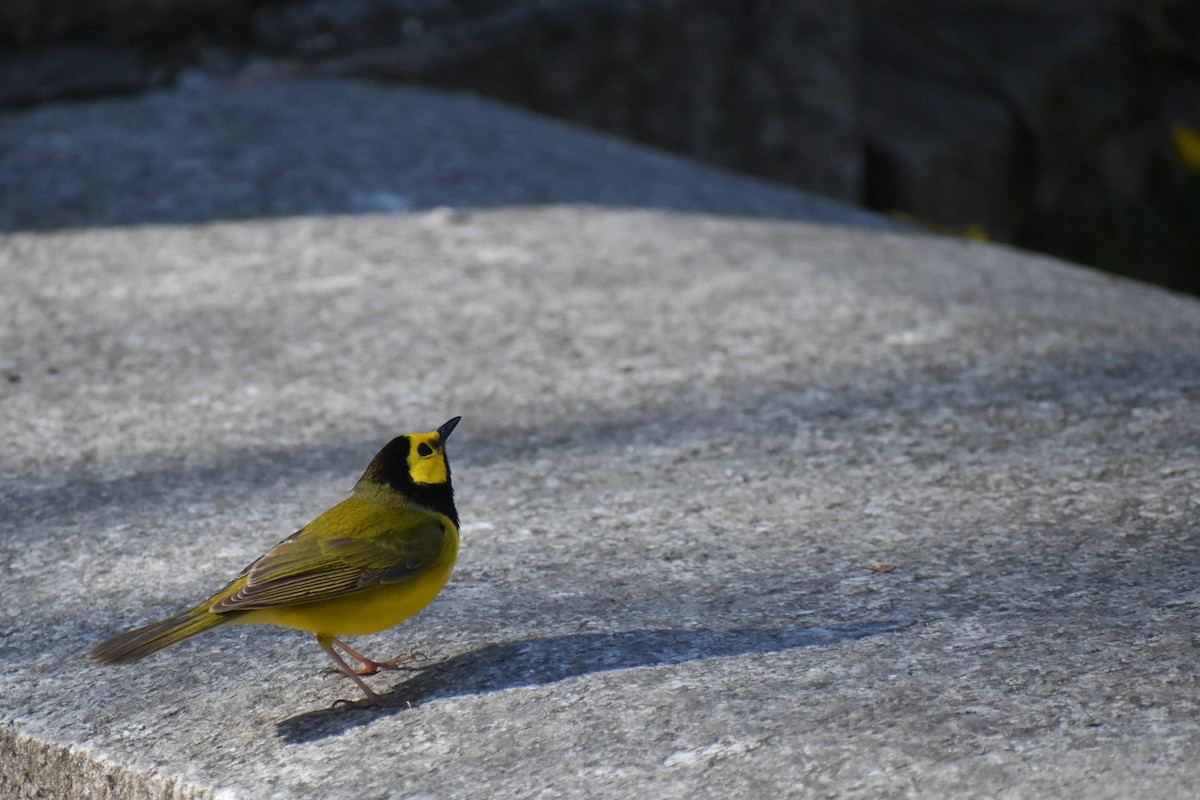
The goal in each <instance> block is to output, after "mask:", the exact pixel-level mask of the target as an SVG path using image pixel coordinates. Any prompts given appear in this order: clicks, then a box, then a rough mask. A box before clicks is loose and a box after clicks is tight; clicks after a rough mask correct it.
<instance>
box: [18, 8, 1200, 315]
mask: <svg viewBox="0 0 1200 800" xmlns="http://www.w3.org/2000/svg"><path fill="white" fill-rule="evenodd" d="M0 41H2V42H5V43H7V45H8V46H9V47H8V50H9V52H8V54H7V55H6V56H4V57H3V58H0V87H2V88H0V103H3V104H6V105H9V106H12V105H23V104H29V103H37V102H43V101H45V100H48V99H56V98H67V97H80V96H93V95H97V94H101V95H102V94H110V93H120V92H131V91H138V90H141V89H144V88H147V87H152V86H163V85H168V84H172V83H175V82H177V81H179V80H181V79H186V78H187V76H188V75H189V74H192V73H193V72H195V71H199V72H201V73H208V74H218V75H224V76H231V75H238V76H241V77H242V78H243V79H245V78H246V77H250V78H253V79H262V78H264V77H278V76H280V75H288V74H294V73H297V72H311V71H319V72H321V73H324V74H328V75H333V76H366V77H374V78H379V79H384V80H400V81H405V82H418V83H425V84H431V85H436V86H440V87H450V88H462V89H467V90H470V91H474V92H478V93H481V94H484V95H487V96H491V97H496V98H499V99H502V100H505V101H507V102H511V103H514V104H517V105H521V106H524V107H527V108H531V109H534V110H537V111H539V112H541V113H545V114H549V115H552V116H557V117H560V118H564V119H568V120H572V121H575V122H579V123H582V124H585V125H589V126H593V127H596V128H599V129H602V130H606V131H610V132H613V133H617V134H619V135H621V136H625V137H629V138H633V139H636V140H640V141H642V142H646V143H649V144H653V145H655V146H659V147H663V148H666V149H669V150H673V151H676V152H679V153H683V154H686V155H688V156H690V157H693V158H697V159H700V160H703V161H707V162H709V163H713V164H717V165H720V166H724V167H728V168H731V169H735V170H739V171H744V172H748V173H751V174H754V175H758V176H761V177H766V178H769V179H772V180H776V181H780V182H783V183H788V184H791V185H794V186H798V187H801V188H805V189H809V190H812V191H816V192H820V193H823V194H826V195H828V196H831V197H835V198H838V199H841V200H846V201H849V202H853V203H857V204H860V205H864V206H867V207H869V208H873V209H876V210H880V211H885V212H902V213H904V214H906V215H911V216H912V217H914V218H916V219H917V220H918V221H920V222H922V223H925V224H928V225H931V226H934V227H938V228H940V229H944V230H950V231H957V232H962V233H969V234H971V235H975V236H987V237H989V238H993V239H997V240H1001V241H1006V242H1012V243H1016V244H1018V245H1021V246H1024V247H1028V248H1032V249H1038V250H1043V251H1046V252H1050V253H1053V254H1055V255H1059V256H1062V257H1065V258H1069V259H1072V260H1076V261H1082V262H1084V263H1088V264H1092V265H1095V266H1099V267H1101V268H1104V269H1108V270H1112V271H1117V272H1121V273H1125V274H1128V275H1132V276H1135V277H1138V278H1141V279H1144V280H1149V281H1154V282H1158V283H1162V284H1165V285H1168V286H1172V287H1175V288H1178V289H1183V290H1185V291H1190V292H1200V164H1198V163H1193V164H1192V165H1191V170H1189V168H1188V165H1187V164H1186V163H1184V161H1183V160H1182V159H1181V157H1180V153H1179V152H1177V148H1176V147H1175V146H1174V145H1173V142H1172V130H1173V129H1175V127H1176V126H1185V127H1186V128H1187V129H1190V130H1200V5H1197V4H1195V3H1191V2H1187V0H1158V1H1157V2H1143V3H1128V2H1120V0H1096V1H1095V2H1092V1H1089V2H1079V1H1078V0H1049V2H1030V1H1029V0H993V1H991V2H976V3H971V4H967V5H964V4H961V3H956V2H951V1H950V0H919V2H912V3H897V2H888V1H887V0H860V2H858V3H838V2H833V0H819V1H818V2H805V3H795V2H791V0H743V1H742V2H728V1H727V0H687V1H686V2H685V0H640V1H636V0H574V2H566V1H563V0H560V2H550V3H548V2H537V1H536V0H507V1H506V2H501V1H500V0H347V1H346V2H338V3H331V2H327V0H296V1H295V2H258V3H240V2H239V3H234V2H222V0H206V2H203V3H193V2H187V3H183V2H173V1H172V0H107V2H99V3H88V4H76V3H70V2H66V1H65V0H59V1H58V2H37V3H34V2H18V3H10V4H6V5H5V6H4V7H3V8H2V9H0Z"/></svg>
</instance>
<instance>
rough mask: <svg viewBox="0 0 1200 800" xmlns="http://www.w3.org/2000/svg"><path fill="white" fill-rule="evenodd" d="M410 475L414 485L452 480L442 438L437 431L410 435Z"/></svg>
mask: <svg viewBox="0 0 1200 800" xmlns="http://www.w3.org/2000/svg"><path fill="white" fill-rule="evenodd" d="M408 474H409V475H410V476H412V479H413V483H418V484H420V483H424V484H431V483H445V482H446V481H447V480H449V479H450V470H449V468H448V467H447V466H446V452H445V450H443V449H442V436H441V434H440V433H438V432H437V431H430V432H429V433H410V434H409V435H408Z"/></svg>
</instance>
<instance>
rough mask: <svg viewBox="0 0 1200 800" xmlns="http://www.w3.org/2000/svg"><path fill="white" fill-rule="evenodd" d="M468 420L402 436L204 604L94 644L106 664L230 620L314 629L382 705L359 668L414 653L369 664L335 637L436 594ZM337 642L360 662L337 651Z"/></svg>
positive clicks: (453, 543)
mask: <svg viewBox="0 0 1200 800" xmlns="http://www.w3.org/2000/svg"><path fill="white" fill-rule="evenodd" d="M460 419H462V418H461V417H455V418H454V419H452V420H450V421H449V422H447V423H446V424H445V425H442V426H441V427H440V428H438V429H437V430H435V431H429V432H428V433H409V434H405V435H403V436H397V437H396V438H395V439H393V440H392V441H391V442H389V443H388V444H387V446H386V447H384V448H383V449H382V450H380V451H379V454H378V455H376V456H375V458H374V460H372V461H371V464H370V466H368V467H367V470H366V472H364V473H363V476H362V477H361V478H359V480H358V483H357V484H355V486H354V492H353V493H352V494H351V496H350V497H348V498H347V499H345V500H343V501H342V502H340V503H338V504H337V505H336V506H334V507H333V508H331V509H329V510H328V511H326V512H325V513H323V514H321V515H320V516H319V517H317V518H316V519H314V520H313V521H312V522H310V523H308V524H307V525H305V526H304V527H303V528H301V529H300V530H298V531H296V532H295V533H294V534H292V535H291V536H289V537H288V538H286V539H284V540H283V541H282V542H280V543H279V544H277V545H275V546H274V547H273V548H271V549H270V550H269V551H268V552H267V553H266V554H265V555H263V556H262V557H261V558H259V559H258V560H257V561H255V562H254V563H253V564H251V565H250V566H248V567H246V568H245V569H244V570H242V572H241V574H239V575H238V576H237V577H236V578H234V579H233V581H231V582H230V583H229V585H227V586H226V587H225V588H224V589H222V590H221V591H219V592H217V593H216V594H214V595H213V596H212V597H210V598H208V599H207V600H205V601H204V602H203V603H200V604H199V605H197V606H195V607H194V608H191V609H189V610H187V611H184V612H183V613H181V614H177V615H175V616H173V617H168V618H166V619H164V620H160V621H159V622H154V623H151V624H150V625H146V626H144V627H141V628H138V629H136V630H132V631H128V632H126V633H122V634H120V635H119V636H114V637H113V638H111V639H107V640H105V641H103V642H101V643H100V644H98V645H96V646H95V647H94V648H92V652H91V654H90V655H91V657H92V659H93V660H95V661H97V662H99V663H101V664H128V663H130V662H133V661H137V660H139V659H142V658H145V657H146V656H148V655H150V654H151V653H154V652H156V651H158V650H161V649H162V648H164V647H166V646H167V645H169V644H174V643H175V642H178V641H180V640H182V639H186V638H188V637H189V636H194V635H195V634H197V633H200V632H201V631H204V630H208V629H209V628H212V627H215V626H217V625H220V624H222V623H225V622H232V623H235V624H254V623H270V624H273V625H284V626H286V627H289V628H297V629H299V630H302V631H310V632H311V633H315V634H316V635H317V644H319V645H320V646H321V648H322V649H323V650H324V651H325V652H326V653H328V654H329V656H330V657H331V658H332V659H333V660H334V663H336V664H337V666H338V669H337V671H338V672H340V673H341V674H342V675H345V676H346V677H349V678H351V679H353V680H354V682H355V683H357V684H358V685H359V687H360V688H361V689H362V690H363V691H364V692H365V693H366V695H367V697H366V703H367V704H369V705H380V704H381V701H380V698H379V695H377V694H375V692H373V691H371V688H370V687H369V686H367V684H366V682H365V681H363V679H362V678H361V677H360V676H362V675H374V674H375V673H376V672H378V671H380V670H383V669H398V668H399V667H400V665H401V664H403V663H405V662H407V661H409V660H411V659H412V656H400V657H399V658H395V659H392V660H391V661H372V660H371V659H369V658H367V657H366V656H364V655H362V654H360V653H358V652H357V651H355V650H354V649H352V648H351V647H350V646H349V645H347V644H346V643H345V642H344V641H342V640H341V639H340V638H338V637H341V636H358V635H362V634H367V633H375V632H376V631H381V630H384V629H385V628H390V627H392V626H393V625H397V624H399V623H400V622H402V621H404V620H406V619H408V618H409V617H411V616H412V615H413V614H415V613H417V612H418V611H420V610H421V609H422V608H424V607H425V606H426V605H427V604H428V603H429V601H430V600H432V599H433V598H434V597H435V596H436V595H437V593H438V592H439V591H441V589H442V586H444V585H445V583H446V579H447V578H449V577H450V571H451V570H452V569H453V568H454V561H455V559H456V558H457V557H458V512H457V511H456V510H455V508H454V489H453V488H452V487H451V485H450V462H449V461H448V460H447V458H446V450H445V447H446V439H448V438H449V437H450V432H451V431H453V430H454V426H455V425H457V424H458V421H459V420H460ZM335 645H336V646H337V647H340V648H341V649H342V650H343V651H344V652H345V653H346V654H347V655H348V656H350V657H351V658H352V659H354V660H355V661H357V662H358V664H359V666H358V667H355V668H351V667H350V666H349V665H348V664H347V663H346V661H345V660H344V659H343V658H342V657H341V656H340V655H338V652H337V650H335V649H334V646H335Z"/></svg>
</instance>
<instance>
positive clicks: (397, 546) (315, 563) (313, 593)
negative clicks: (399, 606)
mask: <svg viewBox="0 0 1200 800" xmlns="http://www.w3.org/2000/svg"><path fill="white" fill-rule="evenodd" d="M314 524H315V523H314ZM312 527H313V526H312V525H310V526H308V527H306V528H303V529H301V530H299V531H297V532H296V533H295V534H293V535H292V536H291V537H289V538H287V539H284V540H283V541H282V542H280V543H279V544H277V545H276V546H275V547H273V548H272V549H271V550H270V551H269V552H268V553H266V554H265V555H264V556H262V557H261V558H259V559H258V560H257V561H255V562H254V563H253V564H251V565H250V566H249V567H247V568H246V570H245V572H244V573H243V574H244V576H245V580H242V579H241V578H240V577H239V579H238V580H235V581H234V584H233V585H235V586H237V588H235V589H233V591H232V592H230V593H229V594H227V595H225V596H224V597H222V598H220V599H219V600H217V601H216V602H215V603H213V605H212V606H211V607H210V610H211V611H213V612H214V613H218V614H219V613H222V612H226V611H239V610H240V611H249V610H251V609H256V608H275V607H278V606H286V605H295V604H299V603H312V602H316V601H319V600H331V599H333V598H336V597H342V596H344V595H347V594H353V593H355V592H360V591H362V590H364V589H369V588H371V587H373V586H379V585H381V584H388V583H398V582H399V581H402V580H404V579H405V578H410V577H412V576H414V575H417V574H420V573H421V572H424V571H425V570H426V569H428V568H429V567H430V566H432V565H433V563H434V562H435V561H437V559H438V556H439V555H440V554H441V551H442V545H443V542H444V540H445V535H446V532H445V530H444V529H443V527H442V523H441V522H440V521H439V520H438V519H435V518H422V519H417V520H407V521H405V522H404V523H402V524H401V525H400V526H399V527H392V528H388V527H382V526H380V527H378V528H375V529H374V530H372V531H371V535H362V534H361V533H360V534H359V535H346V536H337V535H328V534H326V535H319V534H318V533H317V532H316V531H315V530H310V529H311V528H312ZM239 583H240V584H241V585H238V584H239Z"/></svg>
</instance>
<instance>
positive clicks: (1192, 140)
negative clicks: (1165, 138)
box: [1171, 122, 1200, 173]
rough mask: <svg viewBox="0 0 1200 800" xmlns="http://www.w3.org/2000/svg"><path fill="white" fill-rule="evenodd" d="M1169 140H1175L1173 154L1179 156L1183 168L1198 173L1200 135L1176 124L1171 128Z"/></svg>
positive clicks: (1178, 123) (1179, 123)
mask: <svg viewBox="0 0 1200 800" xmlns="http://www.w3.org/2000/svg"><path fill="white" fill-rule="evenodd" d="M1171 138H1172V139H1174V140H1175V152H1176V153H1178V154H1179V160H1180V161H1182V162H1183V166H1185V167H1187V169H1188V171H1189V172H1195V173H1200V133H1196V132H1195V131H1194V130H1192V129H1191V128H1189V127H1188V126H1187V125H1184V124H1183V123H1181V122H1177V123H1175V125H1174V126H1173V127H1172V128H1171Z"/></svg>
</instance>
